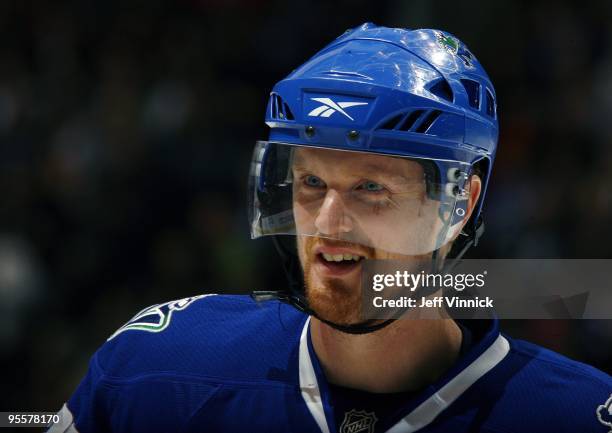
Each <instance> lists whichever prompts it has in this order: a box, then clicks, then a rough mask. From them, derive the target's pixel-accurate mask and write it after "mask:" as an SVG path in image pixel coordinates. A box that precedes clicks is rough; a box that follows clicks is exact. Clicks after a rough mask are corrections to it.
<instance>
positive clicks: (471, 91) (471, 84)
mask: <svg viewBox="0 0 612 433" xmlns="http://www.w3.org/2000/svg"><path fill="white" fill-rule="evenodd" d="M461 84H463V87H464V88H465V92H466V93H467V97H468V103H469V104H470V107H472V108H475V109H476V110H478V109H479V108H480V83H478V82H477V81H474V80H467V79H465V78H464V79H462V80H461Z"/></svg>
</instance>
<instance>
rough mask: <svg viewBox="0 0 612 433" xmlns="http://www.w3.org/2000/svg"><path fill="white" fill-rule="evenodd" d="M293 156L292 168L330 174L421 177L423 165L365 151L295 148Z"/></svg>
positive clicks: (406, 159)
mask: <svg viewBox="0 0 612 433" xmlns="http://www.w3.org/2000/svg"><path fill="white" fill-rule="evenodd" d="M293 158H294V159H293V164H294V166H295V167H298V168H305V169H308V168H311V169H314V168H318V169H326V170H330V172H331V173H338V174H341V173H351V174H355V175H369V174H371V175H384V174H386V175H393V176H402V177H405V178H420V177H422V176H423V167H422V166H421V164H419V163H418V162H416V161H414V160H411V159H408V158H402V157H394V156H385V155H377V154H373V153H366V152H351V151H342V150H334V149H321V148H312V147H297V148H296V149H295V152H294V157H293Z"/></svg>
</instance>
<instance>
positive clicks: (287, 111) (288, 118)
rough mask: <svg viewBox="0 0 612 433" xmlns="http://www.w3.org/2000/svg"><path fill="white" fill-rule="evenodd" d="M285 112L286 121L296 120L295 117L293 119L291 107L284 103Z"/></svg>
mask: <svg viewBox="0 0 612 433" xmlns="http://www.w3.org/2000/svg"><path fill="white" fill-rule="evenodd" d="M283 111H284V112H285V119H287V120H294V119H295V117H293V113H292V112H291V110H290V109H289V106H288V105H287V104H286V103H284V102H283Z"/></svg>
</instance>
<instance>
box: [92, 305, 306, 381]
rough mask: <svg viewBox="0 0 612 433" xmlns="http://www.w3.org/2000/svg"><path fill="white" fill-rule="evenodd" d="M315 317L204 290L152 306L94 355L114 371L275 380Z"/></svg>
mask: <svg viewBox="0 0 612 433" xmlns="http://www.w3.org/2000/svg"><path fill="white" fill-rule="evenodd" d="M306 318H307V316H305V315H304V314H302V313H300V312H298V311H296V310H294V309H293V308H291V307H289V306H287V305H285V304H281V303H279V302H276V301H269V302H264V303H257V302H255V301H253V300H252V299H251V298H250V297H248V296H238V295H199V296H193V297H189V298H184V299H179V300H176V301H170V302H166V303H163V304H158V305H153V306H151V307H148V308H145V309H143V310H142V311H140V312H139V313H138V314H136V315H135V316H134V317H133V318H132V319H130V320H129V321H128V322H127V323H126V324H125V325H123V326H122V327H121V328H119V329H118V330H117V331H116V332H115V333H113V334H112V335H111V336H110V337H109V339H108V340H107V342H106V343H105V344H104V345H103V346H102V347H101V348H100V350H99V351H98V352H97V353H96V355H95V357H94V359H95V361H96V363H97V365H98V367H99V369H100V370H101V371H103V373H104V375H105V376H106V377H112V378H114V379H118V380H128V379H134V378H137V377H142V376H146V375H157V376H160V375H164V376H170V377H172V376H181V377H192V378H193V379H194V380H197V379H198V378H200V379H201V380H216V381H221V382H222V381H223V380H224V379H227V380H229V379H231V380H234V381H236V380H245V381H258V380H267V379H268V378H269V377H270V370H271V369H274V367H275V366H278V368H279V371H280V369H286V366H287V363H288V358H290V357H292V356H297V348H298V342H299V338H300V335H301V331H302V328H303V326H304V323H305V321H306Z"/></svg>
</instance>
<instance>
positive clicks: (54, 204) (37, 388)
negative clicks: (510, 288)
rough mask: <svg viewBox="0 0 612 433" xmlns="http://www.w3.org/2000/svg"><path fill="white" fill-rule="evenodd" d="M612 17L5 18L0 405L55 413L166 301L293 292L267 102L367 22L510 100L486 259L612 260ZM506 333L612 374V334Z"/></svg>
mask: <svg viewBox="0 0 612 433" xmlns="http://www.w3.org/2000/svg"><path fill="white" fill-rule="evenodd" d="M611 18H612V2H610V1H606V0H602V1H593V2H585V1H582V2H570V1H555V2H552V1H550V2H546V1H495V2H492V1H484V0H483V1H473V2H460V1H439V0H438V1H431V0H420V1H398V0H395V1H385V0H377V1H366V0H351V1H348V0H345V1H336V2H328V1H302V2H289V1H255V0H253V1H247V0H233V1H223V0H200V1H179V0H175V1H168V2H162V1H155V0H147V1H110V0H105V1H86V0H75V1H63V2H55V1H54V2H45V1H25V0H19V1H2V2H0V197H1V201H0V347H1V349H0V366H1V369H0V371H1V372H2V373H1V377H0V382H1V384H2V386H1V388H2V391H3V392H2V398H3V399H6V401H4V402H2V405H1V406H0V409H2V410H48V411H51V410H53V411H54V410H56V409H58V408H59V407H60V406H61V405H62V403H63V402H64V401H65V400H66V399H67V398H68V397H69V395H70V394H71V392H72V390H73V389H74V388H75V387H76V385H77V383H78V381H79V380H80V378H81V377H82V375H83V374H84V372H85V369H86V365H87V361H88V358H89V357H90V356H91V354H92V353H93V352H94V350H95V349H96V348H97V347H98V346H100V345H101V344H102V343H103V342H104V340H105V339H106V338H107V337H108V336H109V335H110V334H111V333H112V332H113V331H114V330H115V329H116V328H118V327H119V326H120V325H121V324H123V323H124V322H125V321H126V320H128V319H129V318H130V317H131V316H132V315H133V314H134V313H136V312H137V311H139V310H140V309H142V308H143V307H145V306H147V305H150V304H153V303H157V302H162V301H167V300H170V299H176V298H180V297H184V296H189V295H194V294H198V293H203V292H220V291H224V290H230V291H243V292H246V291H249V290H252V289H270V288H275V287H279V286H280V285H283V284H284V277H283V275H282V270H281V267H280V264H279V261H278V260H277V259H276V256H275V252H274V251H273V248H272V246H271V244H270V241H269V240H268V239H262V240H257V241H251V240H250V239H249V235H248V224H247V219H246V215H247V211H246V199H245V195H246V182H247V174H248V162H249V158H250V152H251V150H252V148H253V145H254V142H255V140H256V139H258V138H260V139H261V138H265V137H266V127H265V125H264V123H263V116H264V110H265V105H266V102H267V97H268V92H269V91H270V90H271V88H272V86H273V85H274V83H275V82H276V81H278V80H280V79H281V78H283V77H284V76H285V75H287V74H288V73H289V72H290V71H291V70H292V69H293V68H295V67H296V66H298V65H299V64H301V63H302V62H304V61H305V60H306V59H307V58H308V57H309V56H310V55H312V54H314V52H315V51H317V50H318V49H320V48H321V47H323V46H324V45H325V44H327V43H328V42H329V41H331V40H332V39H333V38H335V37H336V36H338V35H339V34H341V33H342V32H344V30H346V29H347V28H350V27H354V26H357V25H359V24H361V23H363V22H365V21H373V22H375V23H377V24H382V25H388V26H397V27H409V28H418V27H434V28H441V29H445V30H448V31H450V32H452V33H454V34H455V35H457V36H459V37H460V38H461V39H462V40H463V41H464V42H465V43H467V45H468V46H469V47H470V48H471V50H472V51H473V52H474V53H475V54H476V55H477V56H478V58H479V59H480V61H481V63H482V64H483V65H484V66H485V68H486V69H487V71H488V72H489V75H490V76H491V78H492V80H493V82H494V83H495V85H496V89H497V94H498V100H499V117H500V121H501V137H500V146H499V152H498V156H497V161H496V165H495V167H494V172H493V177H492V180H491V186H490V189H489V195H488V199H487V203H486V205H485V210H484V216H485V220H486V222H487V233H486V234H485V236H484V239H483V241H482V243H481V244H480V246H479V247H478V248H477V250H475V251H474V254H476V255H477V256H478V257H490V258H498V257H499V258H511V257H522V258H534V257H564V258H610V257H611V255H612V254H611V252H612V245H611V242H610V239H611V235H610V222H611V221H612V146H611V144H612V143H611V138H612V129H611V128H610V123H611V119H612V25H610V24H611V23H612V19H611ZM611 317H612V316H611ZM503 326H504V329H505V330H506V331H507V332H509V333H510V334H511V335H513V336H519V337H523V338H527V339H530V340H533V341H536V342H538V343H540V344H543V345H544V346H547V347H550V348H553V349H555V350H558V351H561V352H563V353H565V354H567V355H569V356H570V357H573V358H576V359H579V360H582V361H584V362H588V363H591V364H594V365H596V366H598V367H599V368H601V369H604V370H606V371H608V372H611V371H612V321H520V322H519V321H508V322H506V323H504V324H503Z"/></svg>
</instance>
